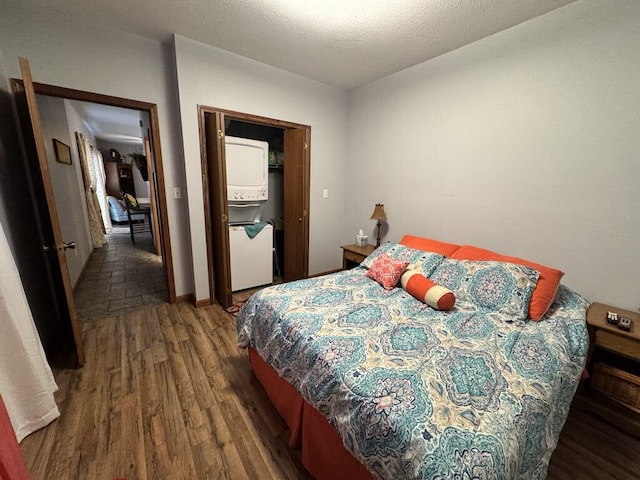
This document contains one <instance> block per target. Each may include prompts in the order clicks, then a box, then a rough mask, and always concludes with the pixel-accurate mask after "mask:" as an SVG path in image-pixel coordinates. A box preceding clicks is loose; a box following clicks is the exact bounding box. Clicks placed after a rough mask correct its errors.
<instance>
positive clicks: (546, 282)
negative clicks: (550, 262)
mask: <svg viewBox="0 0 640 480" xmlns="http://www.w3.org/2000/svg"><path fill="white" fill-rule="evenodd" d="M451 258H457V259H458V260H495V261H497V262H509V263H518V264H520V265H525V266H527V267H531V268H533V269H534V270H537V271H538V272H540V277H539V278H538V283H537V284H536V288H535V289H534V290H533V294H532V295H531V300H530V301H529V318H530V319H531V320H535V321H538V320H540V319H541V318H542V317H543V316H544V314H545V313H546V312H547V310H548V309H549V307H550V306H551V304H552V303H553V300H554V298H555V296H556V292H557V291H558V286H559V285H560V280H561V279H562V276H563V275H564V272H562V271H560V270H557V269H555V268H551V267H546V266H544V265H540V264H539V263H534V262H530V261H529V260H524V259H522V258H518V257H509V256H507V255H502V254H500V253H496V252H492V251H491V250H485V249H483V248H478V247H474V246H473V245H463V246H462V247H460V248H459V249H458V250H457V251H456V252H455V253H454V254H453V255H452V256H451Z"/></svg>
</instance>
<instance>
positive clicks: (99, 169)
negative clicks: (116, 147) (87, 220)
mask: <svg viewBox="0 0 640 480" xmlns="http://www.w3.org/2000/svg"><path fill="white" fill-rule="evenodd" d="M89 170H90V171H91V172H92V176H94V177H95V180H96V182H95V183H96V197H98V203H99V204H100V213H102V224H103V225H104V228H105V230H106V231H107V232H108V231H110V230H111V226H112V225H111V215H109V205H108V203H107V187H106V185H107V174H106V173H105V171H104V161H103V160H102V154H101V153H100V152H99V151H98V149H96V148H94V146H93V145H91V155H90V156H89Z"/></svg>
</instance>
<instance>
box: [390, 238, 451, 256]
mask: <svg viewBox="0 0 640 480" xmlns="http://www.w3.org/2000/svg"><path fill="white" fill-rule="evenodd" d="M398 243H401V244H402V245H404V246H405V247H410V248H415V249H416V250H425V251H427V252H436V253H439V254H440V255H444V256H445V257H450V256H451V254H453V252H455V251H456V250H458V248H460V245H455V244H453V243H447V242H441V241H439V240H432V239H430V238H424V237H416V236H413V235H405V236H404V237H402V238H401V239H400V241H399V242H398Z"/></svg>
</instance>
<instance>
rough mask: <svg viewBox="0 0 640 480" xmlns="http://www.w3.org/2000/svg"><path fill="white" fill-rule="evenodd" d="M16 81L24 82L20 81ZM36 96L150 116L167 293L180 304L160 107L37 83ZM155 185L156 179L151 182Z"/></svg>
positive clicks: (170, 299)
mask: <svg viewBox="0 0 640 480" xmlns="http://www.w3.org/2000/svg"><path fill="white" fill-rule="evenodd" d="M14 81H17V82H22V80H20V79H14ZM33 87H34V89H35V92H36V94H38V95H47V96H49V97H58V98H63V99H68V100H78V101H81V102H91V103H99V104H102V105H108V106H112V107H121V108H129V109H132V110H140V111H143V112H147V113H148V114H149V121H150V123H151V138H150V141H151V147H152V151H153V164H154V171H155V173H156V181H157V184H158V188H157V191H156V193H157V194H158V205H157V207H158V216H159V217H160V222H159V223H160V225H161V227H162V228H161V232H160V234H161V238H160V245H161V250H162V263H163V265H164V268H165V272H166V275H167V289H168V294H169V303H175V302H176V285H175V278H174V273H173V256H172V254H171V238H170V234H169V216H168V214H167V197H166V189H165V182H164V169H163V166H162V150H161V148H160V127H159V121H158V106H157V105H156V104H155V103H149V102H143V101H140V100H132V99H128V98H122V97H113V96H111V95H103V94H100V93H93V92H86V91H83V90H75V89H72V88H65V87H58V86H55V85H48V84H45V83H37V82H33ZM149 180H150V181H153V178H152V177H150V178H149Z"/></svg>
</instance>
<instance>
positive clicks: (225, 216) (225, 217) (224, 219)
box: [221, 213, 228, 223]
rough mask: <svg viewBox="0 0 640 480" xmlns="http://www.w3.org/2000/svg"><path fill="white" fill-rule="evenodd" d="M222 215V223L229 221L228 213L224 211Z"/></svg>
mask: <svg viewBox="0 0 640 480" xmlns="http://www.w3.org/2000/svg"><path fill="white" fill-rule="evenodd" d="M221 217H222V223H227V219H228V217H227V214H226V213H223V214H222V215H221Z"/></svg>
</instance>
